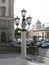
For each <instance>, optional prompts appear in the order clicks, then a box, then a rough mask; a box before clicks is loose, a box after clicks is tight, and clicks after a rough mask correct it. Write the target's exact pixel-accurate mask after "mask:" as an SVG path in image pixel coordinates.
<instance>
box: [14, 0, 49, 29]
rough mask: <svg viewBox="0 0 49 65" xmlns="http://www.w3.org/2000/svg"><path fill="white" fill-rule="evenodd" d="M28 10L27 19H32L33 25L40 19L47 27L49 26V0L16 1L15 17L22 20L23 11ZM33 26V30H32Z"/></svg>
mask: <svg viewBox="0 0 49 65" xmlns="http://www.w3.org/2000/svg"><path fill="white" fill-rule="evenodd" d="M23 8H24V9H25V10H27V13H26V17H27V16H28V15H30V16H31V17H32V22H31V23H32V25H33V24H35V23H36V22H37V20H38V19H39V20H40V22H41V23H42V24H45V26H48V25H49V0H15V2H14V17H16V16H19V17H20V18H21V19H22V17H21V10H22V9H23ZM32 25H31V28H32Z"/></svg>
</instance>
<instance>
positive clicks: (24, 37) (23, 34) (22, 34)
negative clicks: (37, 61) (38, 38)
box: [21, 31, 26, 57]
mask: <svg viewBox="0 0 49 65" xmlns="http://www.w3.org/2000/svg"><path fill="white" fill-rule="evenodd" d="M21 40H22V42H21V56H22V57H26V31H22V32H21Z"/></svg>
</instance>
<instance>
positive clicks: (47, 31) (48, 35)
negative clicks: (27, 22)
mask: <svg viewBox="0 0 49 65" xmlns="http://www.w3.org/2000/svg"><path fill="white" fill-rule="evenodd" d="M34 35H36V36H37V38H38V39H39V38H42V39H49V28H46V27H44V25H41V22H40V21H39V19H38V21H37V22H36V24H35V25H33V29H32V30H31V31H29V36H30V37H33V36H34Z"/></svg>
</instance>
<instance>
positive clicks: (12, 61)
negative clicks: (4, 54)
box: [0, 57, 44, 65]
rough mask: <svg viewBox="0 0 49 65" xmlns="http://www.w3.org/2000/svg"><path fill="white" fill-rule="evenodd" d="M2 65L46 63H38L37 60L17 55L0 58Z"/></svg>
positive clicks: (39, 64)
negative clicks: (29, 59) (15, 56)
mask: <svg viewBox="0 0 49 65" xmlns="http://www.w3.org/2000/svg"><path fill="white" fill-rule="evenodd" d="M0 65H44V64H41V63H37V62H35V61H32V62H31V61H28V60H26V59H23V58H21V57H17V58H9V59H0Z"/></svg>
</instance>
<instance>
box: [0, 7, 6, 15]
mask: <svg viewBox="0 0 49 65" xmlns="http://www.w3.org/2000/svg"><path fill="white" fill-rule="evenodd" d="M0 9H1V16H5V13H6V7H4V6H2V7H1V8H0Z"/></svg>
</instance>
